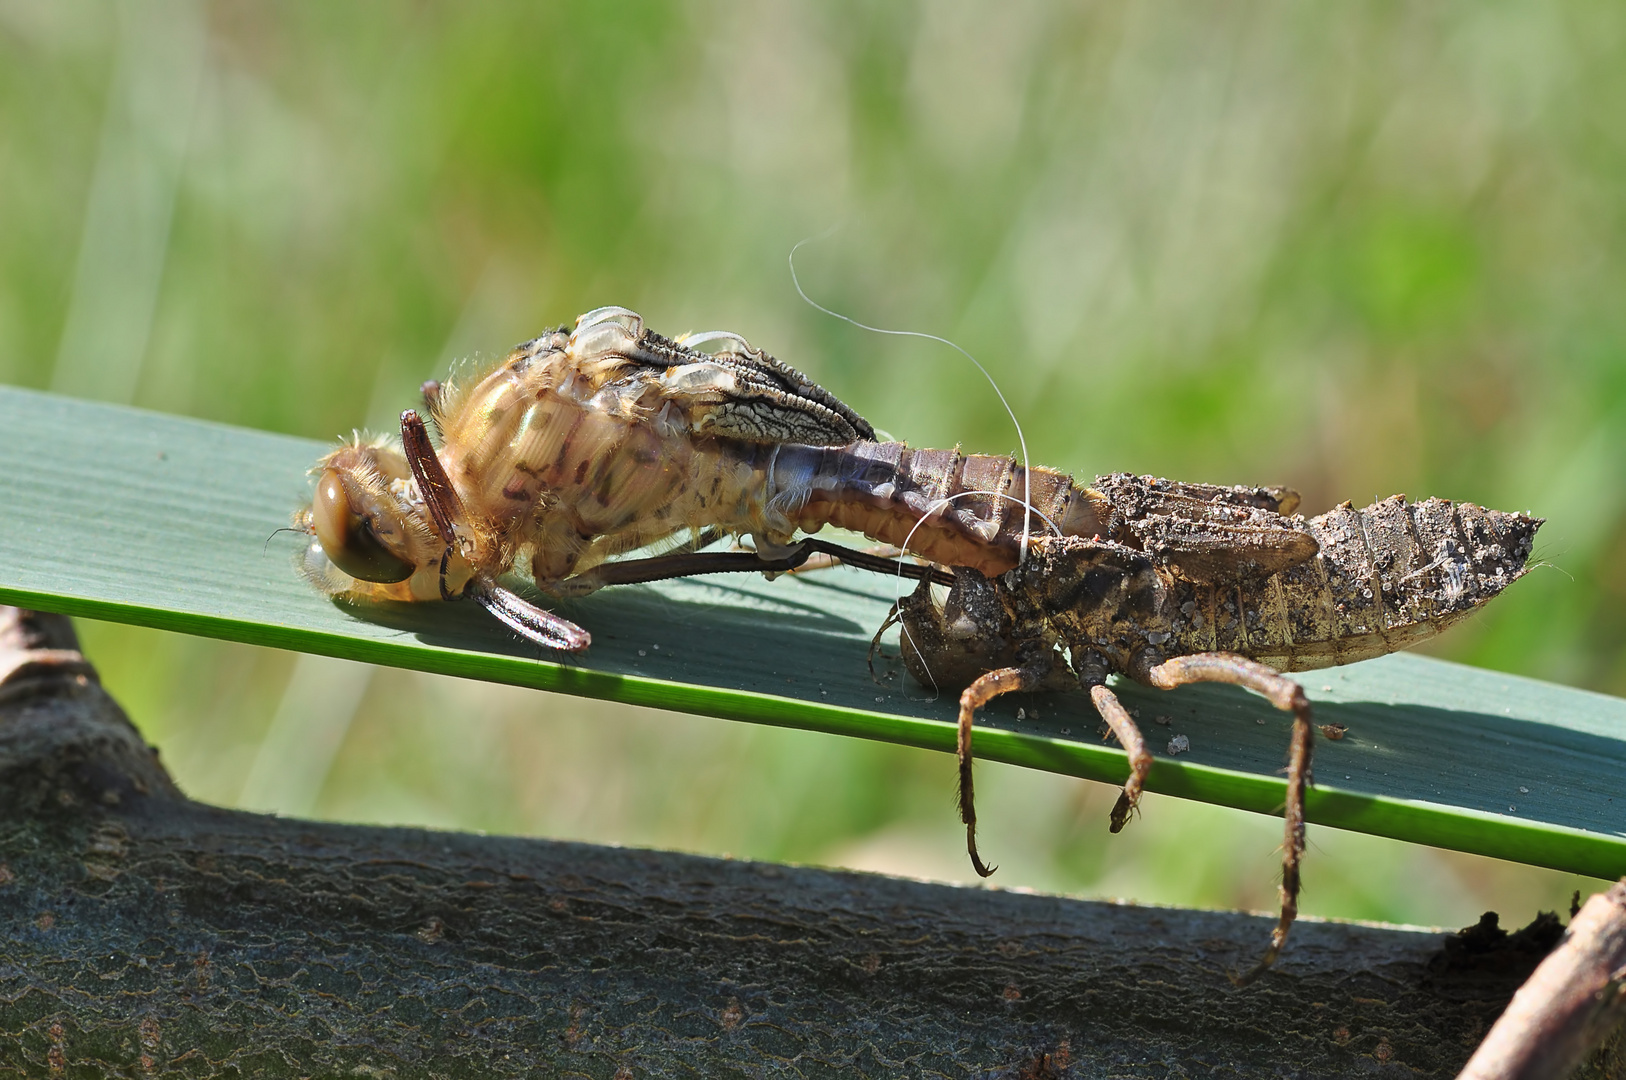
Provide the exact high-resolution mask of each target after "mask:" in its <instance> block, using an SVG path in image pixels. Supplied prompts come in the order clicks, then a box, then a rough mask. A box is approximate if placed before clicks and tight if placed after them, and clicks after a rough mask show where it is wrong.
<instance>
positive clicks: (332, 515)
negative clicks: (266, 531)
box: [311, 469, 414, 583]
mask: <svg viewBox="0 0 1626 1080" xmlns="http://www.w3.org/2000/svg"><path fill="white" fill-rule="evenodd" d="M355 490H356V488H355V484H354V482H353V481H351V480H349V479H348V478H347V477H346V476H345V475H344V474H343V473H342V472H340V471H339V470H338V469H329V470H327V471H326V472H324V473H323V474H322V478H321V480H320V481H318V482H317V484H316V502H315V504H314V505H313V506H312V507H311V524H312V525H313V526H314V527H315V529H316V539H317V541H318V542H319V543H320V544H321V545H322V550H323V551H325V552H327V557H328V558H329V559H331V560H332V561H333V565H334V566H337V567H338V568H339V569H340V570H343V571H344V572H345V573H347V574H349V575H350V576H351V577H353V578H357V579H358V580H361V581H377V582H383V583H389V582H395V581H405V580H406V579H407V578H409V577H411V576H412V571H413V570H414V567H413V565H412V564H411V563H409V562H407V561H406V560H405V559H403V558H401V557H400V556H399V555H397V554H395V553H394V552H393V551H391V550H390V549H389V548H387V547H385V546H384V543H383V541H381V540H380V539H379V538H378V534H377V532H376V531H375V530H374V527H373V519H372V517H371V516H370V515H362V514H358V513H357V512H356V510H355V506H354V504H353V502H352V500H351V493H352V492H353V491H355Z"/></svg>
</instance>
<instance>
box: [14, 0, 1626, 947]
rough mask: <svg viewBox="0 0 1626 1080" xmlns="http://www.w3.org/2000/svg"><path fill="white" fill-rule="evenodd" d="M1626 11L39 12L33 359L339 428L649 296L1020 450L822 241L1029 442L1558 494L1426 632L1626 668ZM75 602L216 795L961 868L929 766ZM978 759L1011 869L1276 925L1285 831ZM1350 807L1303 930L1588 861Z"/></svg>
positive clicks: (20, 189) (663, 326) (1492, 648)
mask: <svg viewBox="0 0 1626 1080" xmlns="http://www.w3.org/2000/svg"><path fill="white" fill-rule="evenodd" d="M1623 45H1626V8H1622V7H1621V6H1620V5H1617V4H1609V3H1595V2H1585V3H1539V4H1538V3H1496V4H1480V3H1467V2H1461V3H1443V4H1433V5H1426V6H1416V5H1399V4H1364V5H1350V6H1344V7H1330V8H1329V7H1308V8H1307V7H1303V6H1296V5H1288V4H1280V5H1268V4H1251V3H1245V4H1226V5H1208V6H1202V7H1197V8H1189V7H1184V6H1179V5H1149V4H1128V5H1121V4H1115V3H1100V4H1068V3H1060V2H1057V3H1044V2H1025V0H1016V2H1010V3H1004V4H1001V5H998V7H997V8H993V7H989V6H986V5H981V4H975V3H970V2H965V0H934V2H932V3H913V4H911V3H895V4H860V3H854V2H850V0H847V2H839V0H837V2H831V0H826V2H801V3H775V4H763V5H751V6H745V5H730V4H718V3H703V2H696V3H688V4H683V5H671V4H666V3H655V2H645V3H638V2H628V3H618V4H603V3H598V2H592V0H564V2H556V3H551V4H547V5H454V4H412V5H330V4H326V3H302V4H281V5H274V6H273V5H262V4H248V3H193V2H176V0H140V2H132V3H129V4H126V5H119V4H96V3H81V2H69V3H65V2H60V0H39V2H15V0H0V381H3V382H8V383H13V384H18V385H23V386H31V387H41V388H53V389H56V390H59V391H62V392H64V393H68V394H74V395H79V396H83V397H94V398H101V399H107V400H114V401H123V402H131V403H134V404H137V405H141V406H145V407H148V408H153V409H159V410H164V411H168V412H175V413H183V414H187V415H191V416H198V417H206V418H210V419H214V420H221V421H226V422H230V423H236V424H245V425H250V426H254V427H259V428H267V429H272V430H276V431H285V432H292V433H297V434H301V435H306V436H312V437H317V438H323V439H326V438H331V437H333V436H335V435H336V434H339V433H344V432H348V431H349V430H350V429H351V428H352V427H354V426H360V425H370V426H372V427H374V428H381V427H387V426H388V425H389V424H390V423H391V420H392V417H394V416H395V415H396V414H397V413H398V412H399V410H400V409H401V408H403V407H405V406H407V405H409V404H412V403H413V402H414V399H415V394H416V387H417V385H418V383H419V381H420V380H422V379H424V378H427V377H430V376H433V375H437V374H440V373H443V372H444V371H445V370H446V369H447V367H448V366H449V365H450V364H451V363H452V362H453V361H454V360H457V359H460V358H467V357H488V358H490V357H496V356H499V355H501V354H502V353H503V352H504V351H505V350H506V349H507V348H508V347H509V346H510V345H512V344H513V343H515V342H517V341H520V340H522V339H525V338H528V337H530V336H532V335H534V334H536V333H538V332H539V331H541V330H542V329H544V328H546V327H549V326H554V325H558V324H560V323H563V322H568V321H570V320H572V319H573V318H574V317H575V316H576V315H577V314H578V313H580V312H582V311H585V310H587V309H589V308H593V307H596V306H599V305H602V304H621V305H625V306H628V307H631V308H633V309H635V310H637V311H639V312H641V313H643V314H644V316H645V317H646V318H647V319H648V321H649V324H650V325H651V326H653V327H655V328H657V329H659V330H662V331H665V332H667V333H677V332H681V331H685V330H706V329H719V328H720V329H729V330H734V331H737V332H739V333H742V334H744V335H745V336H746V337H748V338H749V339H750V340H752V341H753V342H755V343H757V344H759V345H762V346H764V347H766V348H768V349H769V350H770V351H772V352H774V353H776V354H778V355H779V356H781V357H783V358H785V359H787V360H788V361H790V362H791V363H793V364H795V365H797V366H799V367H801V368H803V369H804V370H806V371H808V372H809V373H810V374H811V375H813V376H814V377H815V378H816V379H818V380H819V381H821V382H822V383H824V384H825V385H826V386H828V387H829V388H831V389H832V390H833V391H835V392H836V393H837V394H839V395H840V396H841V397H842V398H843V399H845V400H846V401H848V402H849V403H851V404H852V405H853V406H854V407H855V408H857V409H858V410H859V411H860V412H861V413H863V414H864V415H866V416H867V417H869V418H870V419H871V420H872V421H874V422H875V423H876V424H877V425H878V426H879V427H881V428H883V429H885V430H887V431H888V432H891V433H893V434H894V435H896V436H898V437H901V438H908V439H909V440H910V441H912V442H914V443H916V444H920V445H953V444H954V443H956V442H960V443H963V444H964V445H965V447H966V448H967V449H971V450H978V451H988V452H1004V451H1007V450H1010V449H1012V448H1013V447H1014V446H1015V441H1016V440H1015V434H1014V432H1013V429H1012V427H1011V424H1010V421H1009V419H1008V418H1007V417H1006V416H1005V415H1004V414H1003V412H1002V410H1001V409H1000V407H999V405H998V403H997V401H996V400H995V398H994V397H993V395H992V393H991V392H990V391H989V389H988V387H987V385H986V383H985V382H983V381H982V379H981V377H980V376H979V375H978V374H977V373H976V372H975V371H974V370H973V369H972V368H971V367H970V366H969V365H968V364H967V363H966V362H965V361H964V360H963V359H961V358H960V357H959V356H958V355H956V354H954V353H952V352H950V351H949V350H947V349H944V348H943V347H941V346H936V345H930V344H927V343H922V342H914V341H907V340H900V339H897V338H891V337H880V336H877V335H873V334H866V333H863V332H861V331H859V330H856V329H854V328H852V327H850V326H847V325H845V324H842V323H840V322H837V321H835V320H832V319H830V318H828V317H826V316H824V315H821V314H819V313H818V312H817V311H815V310H813V309H812V308H811V307H809V306H808V305H807V304H805V303H803V302H802V301H801V300H800V299H799V298H798V297H797V295H796V293H795V291H794V290H793V288H792V286H791V281H790V276H789V274H788V272H787V269H786V256H787V254H788V253H789V252H790V250H791V248H792V246H793V245H794V244H795V243H796V242H797V241H798V240H801V239H803V238H805V237H809V236H815V235H819V234H824V233H825V232H826V231H827V230H831V229H832V227H834V231H833V232H830V233H829V235H828V236H825V237H824V238H822V239H820V240H818V241H817V242H816V243H813V244H810V245H808V246H807V247H805V248H803V249H802V251H801V252H800V254H799V255H798V260H797V265H798V269H799V270H800V272H801V275H802V280H803V283H804V285H805V286H806V288H807V289H808V290H809V293H810V294H811V295H812V296H814V297H815V298H816V299H818V300H819V301H820V302H822V303H824V304H827V305H829V306H831V307H834V308H837V309H839V310H840V311H842V312H844V313H846V314H849V315H851V316H853V317H855V318H858V319H862V320H865V321H869V322H873V323H878V324H881V325H884V326H888V327H900V328H913V329H919V330H927V331H932V332H935V333H938V334H942V335H945V336H948V337H951V338H953V339H954V340H955V341H957V342H959V343H960V344H962V345H964V346H965V347H966V348H968V349H970V350H971V351H972V352H973V353H975V354H976V355H977V356H978V357H980V358H981V359H982V360H983V361H984V362H985V363H986V364H987V365H988V366H989V367H990V369H991V370H993V372H994V373H995V374H996V375H997V377H998V379H999V382H1000V385H1001V386H1002V387H1003V389H1004V391H1005V393H1006V394H1007V395H1008V396H1009V398H1010V401H1011V404H1012V406H1013V407H1014V409H1015V411H1016V413H1017V415H1018V416H1019V417H1020V419H1021V421H1022V423H1023V425H1024V428H1025V430H1026V432H1027V438H1028V445H1029V449H1030V451H1031V453H1032V457H1033V460H1034V461H1035V462H1038V463H1044V464H1050V465H1055V466H1058V467H1062V468H1066V469H1069V470H1072V471H1077V472H1080V473H1084V474H1087V475H1089V474H1093V473H1095V472H1105V471H1114V470H1132V471H1136V472H1150V473H1158V474H1162V475H1168V476H1175V477H1180V478H1184V479H1190V480H1205V481H1219V482H1225V483H1233V482H1249V483H1259V482H1271V483H1278V482H1279V483H1287V484H1291V485H1293V486H1295V487H1297V488H1299V489H1300V490H1301V491H1302V492H1303V493H1304V495H1305V507H1306V509H1308V510H1310V511H1311V512H1319V511H1320V510H1323V509H1326V508H1327V507H1328V506H1330V505H1331V504H1332V503H1334V502H1337V501H1340V500H1343V499H1346V498H1349V499H1354V500H1355V501H1356V502H1357V504H1360V503H1364V502H1366V501H1369V500H1371V499H1372V498H1374V497H1379V496H1386V495H1389V494H1391V493H1394V492H1405V493H1407V494H1409V495H1412V496H1415V497H1421V496H1424V495H1431V494H1432V495H1441V496H1446V497H1451V498H1457V499H1467V500H1472V501H1475V502H1480V503H1483V504H1486V505H1489V506H1493V507H1498V508H1502V509H1519V510H1528V511H1532V512H1534V513H1537V514H1540V515H1542V516H1545V517H1547V518H1548V519H1549V524H1548V525H1547V526H1546V528H1545V529H1544V530H1543V532H1542V534H1541V541H1542V543H1541V546H1540V549H1539V550H1538V555H1539V556H1540V557H1541V558H1543V559H1544V560H1545V561H1546V562H1549V563H1551V564H1552V566H1551V567H1544V568H1542V569H1539V570H1537V572H1535V573H1533V574H1531V575H1530V577H1529V579H1528V580H1526V581H1524V582H1521V583H1520V584H1519V585H1518V586H1517V587H1516V588H1514V589H1512V590H1511V591H1510V593H1509V594H1508V595H1507V596H1506V597H1504V598H1502V599H1501V600H1499V601H1498V602H1497V603H1496V604H1494V605H1492V606H1491V608H1490V609H1489V610H1488V611H1487V612H1486V613H1485V614H1484V615H1483V616H1481V617H1479V618H1477V619H1476V620H1474V621H1473V622H1472V623H1471V624H1470V625H1468V626H1466V627H1464V628H1461V629H1458V630H1456V631H1454V632H1453V633H1452V634H1450V635H1449V636H1447V637H1446V638H1445V640H1444V641H1442V642H1441V643H1440V644H1439V646H1438V648H1437V649H1436V650H1435V651H1436V652H1438V653H1439V654H1440V655H1442V656H1448V657H1450V658H1453V659H1457V660H1462V661H1466V662H1469V663H1474V664H1480V665H1485V666H1488V667H1493V668H1497V669H1500V670H1505V671H1513V672H1519V673H1523V674H1528V675H1534V676H1538V677H1541V678H1546V679H1553V680H1558V681H1561V682H1566V683H1571V684H1575V685H1580V686H1585V687H1591V688H1594V689H1598V690H1604V691H1610V692H1613V693H1616V694H1622V693H1626V125H1623V124H1622V123H1621V122H1620V116H1621V113H1620V105H1621V102H1622V101H1626V49H1623ZM1611 117H1613V119H1611ZM94 437H95V433H94V432H87V433H86V438H94ZM3 485H4V481H3V479H0V490H3ZM291 509H293V508H292V507H288V508H280V507H279V508H275V510H276V512H277V513H278V514H279V515H280V514H281V513H283V512H284V511H285V510H291ZM197 512H198V513H200V514H207V513H208V512H209V508H208V507H207V506H199V507H198V508H197ZM176 527H177V528H178V529H184V528H185V527H186V523H185V522H177V523H176ZM86 528H108V529H116V528H118V523H117V522H116V521H104V522H86ZM290 573H292V570H291V569H290ZM184 584H185V583H184V582H177V583H176V586H177V588H181V587H184ZM82 629H83V633H84V637H85V639H86V644H87V649H88V651H89V652H90V653H91V655H92V657H93V658H94V659H95V661H96V662H97V663H98V664H100V665H101V668H102V671H103V673H104V676H105V678H106V681H107V683H108V684H109V686H110V687H111V688H112V690H113V691H114V692H115V693H116V694H117V695H118V696H119V698H120V699H121V700H122V701H123V702H124V703H125V705H126V706H127V707H128V708H129V710H130V712H131V713H132V715H133V716H134V718H135V719H136V721H137V723H138V724H140V726H141V727H142V729H143V730H144V731H145V733H146V734H147V736H148V738H149V739H151V740H152V741H154V742H156V743H157V744H159V745H160V746H161V747H162V749H163V752H164V757H165V760H166V761H167V762H168V764H169V766H170V768H171V769H173V770H174V772H175V773H176V775H177V777H178V779H179V780H180V782H181V784H182V785H183V786H184V787H185V788H186V789H187V790H188V791H189V792H191V793H192V794H193V795H195V796H197V797H199V798H203V799H207V800H211V801H215V802H220V803H226V804H234V805H241V806H245V807H251V808H259V809H274V810H278V811H281V812H284V813H288V814H314V815H317V816H321V817H327V818H336V819H342V820H351V821H377V822H391V823H421V824H427V825H433V826H440V827H447V828H460V829H484V830H490V831H492V832H503V833H515V834H525V835H537V836H551V837H566V838H580V839H587V840H595V841H605V842H615V843H624V844H646V845H659V846H662V847H672V848H681V849H688V850H694V851H703V852H712V853H724V852H727V853H731V854H733V855H735V856H740V857H752V858H769V859H781V860H795V861H801V862H813V863H826V864H834V865H846V866H855V867H863V868H870V869H879V870H887V871H892V872H897V873H904V874H913V875H917V876H923V877H933V878H939V879H946V880H966V879H967V878H969V877H970V873H969V868H968V867H966V865H965V862H964V855H963V853H962V848H961V839H962V834H961V832H960V828H959V826H958V825H957V823H956V820H955V816H954V811H953V808H952V795H953V785H952V767H951V762H950V760H949V759H948V758H947V757H945V756H942V755H937V754H930V753H926V752H917V751H912V750H907V749H903V748H898V747H891V746H882V745H871V744H866V743H862V742H857V741H852V740H846V739H840V738H833V737H825V736H818V735H812V734H807V733H800V732H789V731H779V730H774V729H769V728H762V727H754V726H749V725H738V724H731V723H727V722H724V721H719V720H711V719H707V718H702V717H688V716H678V715H672V714H664V713H656V712H652V711H647V710H637V709H631V708H626V707H621V706H614V705H609V704H605V703H601V702H591V701H580V700H574V699H569V698H563V697H556V696H550V695H545V694H538V693H532V692H527V691H519V690H514V689H512V688H504V687H495V686H486V685H480V684H474V683H466V682H460V681H456V680H451V679H443V678H433V677H429V676H424V675H418V674H410V673H404V672H399V671H391V670H376V671H375V670H372V669H368V668H365V667H361V666H358V665H354V664H347V663H343V662H339V661H333V660H326V659H321V658H315V657H296V656H293V655H290V654H285V653H277V652H269V651H260V650H255V649H251V648H247V647H243V646H236V645H229V644H223V643H220V642H214V641H204V640H192V639H187V638H182V637H177V636H171V635H165V634H161V633H157V632H152V631H144V630H137V629H130V628H124V627H117V626H106V625H96V624H86V625H84V626H83V628H82ZM771 632H772V628H771V627H764V633H771ZM313 718H315V720H314V721H313ZM315 721H319V722H315ZM313 727H314V728H315V729H317V730H320V731H321V732H322V733H323V736H322V738H321V739H320V740H311V739H310V738H308V737H305V736H296V735H295V734H293V733H297V732H304V731H309V730H311V729H312V728H313ZM980 770H981V771H980V773H979V780H978V785H979V788H978V790H979V798H980V805H981V809H982V821H983V850H984V851H985V853H988V854H989V855H991V856H992V857H993V858H994V859H996V860H997V861H998V862H999V863H1000V864H1001V870H1000V874H999V876H998V878H996V879H995V880H996V882H998V883H1000V884H1002V885H1005V886H1007V887H1014V886H1029V887H1033V888H1040V889H1047V890H1063V891H1067V892H1071V893H1075V894H1080V895H1087V896H1123V897H1131V898H1134V899H1137V900H1141V901H1159V902H1169V903H1182V904H1202V905H1221V906H1237V907H1250V908H1258V909H1273V908H1274V906H1275V898H1274V881H1275V875H1276V872H1277V856H1276V853H1275V847H1276V844H1277V843H1278V839H1279V825H1278V822H1276V821H1275V820H1273V819H1267V818H1263V817H1255V816H1250V815H1245V814H1241V813H1238V812H1232V811H1225V810H1219V809H1215V808H1212V807H1206V806H1200V805H1194V804H1187V803H1181V802H1179V801H1177V800H1172V799H1167V798H1160V797H1157V796H1150V797H1148V799H1147V800H1146V804H1145V813H1144V815H1143V816H1142V818H1141V820H1139V821H1138V822H1137V823H1136V824H1135V826H1134V827H1133V828H1132V829H1130V830H1129V831H1128V832H1127V833H1126V834H1124V835H1123V836H1120V837H1109V836H1108V834H1107V831H1106V811H1107V808H1108V807H1109V806H1110V804H1111V801H1112V792H1111V791H1110V790H1109V789H1107V788H1105V787H1103V786H1100V785H1091V784H1087V783H1085V782H1082V781H1074V780H1068V779H1064V778H1059V777H1054V776H1048V775H1044V774H1038V773H1029V772H1024V771H1021V770H1017V769H1014V768H1009V767H1003V766H997V765H992V764H987V763H984V764H982V765H981V766H980ZM1311 837H1312V844H1313V850H1312V853H1311V860H1310V862H1309V865H1308V869H1307V873H1306V881H1307V890H1306V895H1305V903H1306V908H1307V910H1308V911H1309V912H1311V913H1315V914H1322V915H1337V916H1348V917H1363V918H1378V919H1387V920H1394V921H1401V922H1415V923H1427V924H1444V925H1462V924H1466V923H1469V922H1471V921H1473V920H1474V919H1475V918H1476V917H1477V916H1478V914H1479V913H1480V912H1481V911H1482V910H1485V909H1486V908H1496V909H1498V910H1500V911H1501V912H1502V913H1503V915H1504V918H1505V920H1506V921H1508V922H1514V921H1518V922H1522V921H1524V920H1527V919H1528V918H1529V917H1530V916H1531V914H1533V912H1534V911H1535V909H1536V908H1537V907H1538V906H1540V907H1546V908H1555V907H1561V906H1563V905H1564V904H1565V903H1566V902H1567V899H1568V895H1569V891H1570V890H1571V889H1572V888H1583V889H1590V888H1591V887H1592V885H1593V884H1594V883H1592V882H1589V881H1586V880H1584V879H1572V878H1568V877H1565V876H1563V875H1559V874H1553V873H1548V872H1544V871H1535V870H1531V869H1528V868H1523V867H1518V866H1512V865H1508V864H1502V863H1496V862H1493V861H1490V860H1485V859H1477V858H1470V857H1466V856H1461V855H1455V854H1451V853H1445V852H1438V851H1433V850H1430V849H1426V848H1417V847H1409V846H1406V845H1401V844H1397V843H1392V842H1387V841H1380V840H1375V839H1372V838H1368V837H1362V836H1356V835H1350V834H1340V833H1336V832H1333V831H1331V830H1327V829H1312V831H1311Z"/></svg>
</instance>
